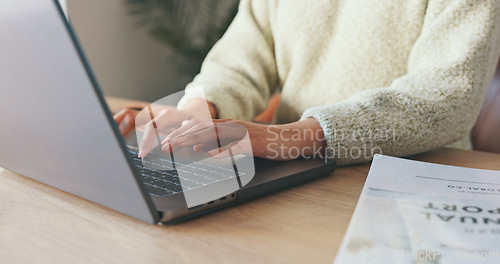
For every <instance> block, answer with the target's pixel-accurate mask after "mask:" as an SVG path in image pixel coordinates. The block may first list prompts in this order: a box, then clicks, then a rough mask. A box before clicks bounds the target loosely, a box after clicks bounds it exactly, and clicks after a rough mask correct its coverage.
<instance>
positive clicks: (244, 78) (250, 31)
mask: <svg viewBox="0 0 500 264" xmlns="http://www.w3.org/2000/svg"><path fill="white" fill-rule="evenodd" d="M499 10H500V0H477V1H474V0H448V1H446V0H404V1H403V0H401V1H400V0H242V1H241V4H240V9H239V12H238V15H237V16H236V18H235V20H234V22H233V23H232V25H231V26H230V28H229V29H228V31H227V33H226V34H225V35H224V37H223V38H222V39H221V40H220V41H219V42H218V43H217V44H216V45H215V47H214V48H213V50H212V51H211V52H210V54H209V55H208V57H207V58H206V60H205V62H204V64H203V67H202V71H201V73H200V74H199V75H198V76H197V77H196V78H195V80H194V81H193V82H192V83H191V84H190V85H188V87H187V88H186V96H185V97H184V98H183V99H182V100H181V103H180V104H181V105H182V104H183V103H185V102H186V101H188V100H190V99H193V98H200V97H202V96H203V95H202V92H201V90H202V89H203V90H204V91H205V94H206V98H207V99H208V101H210V102H212V103H214V104H215V106H216V108H217V110H218V114H219V117H220V118H233V119H239V120H251V119H253V118H254V117H255V116H256V115H257V114H258V113H260V112H261V111H262V110H263V109H265V107H266V104H267V101H268V99H269V97H270V95H271V94H272V93H273V92H274V91H275V90H277V89H278V88H279V87H281V90H282V95H281V96H282V97H281V98H282V99H281V103H280V105H279V108H278V110H277V113H276V116H275V121H276V122H277V123H287V122H293V121H297V120H299V119H300V118H308V117H314V118H316V119H317V120H318V121H319V123H320V124H321V127H322V128H323V131H324V133H325V135H326V141H327V145H328V151H329V152H328V154H329V156H333V157H335V158H336V159H337V161H338V163H339V164H350V163H357V162H365V161H368V160H370V159H371V157H372V154H373V152H374V150H375V152H382V153H384V154H387V155H395V156H405V155H410V154H415V153H419V152H423V151H427V150H431V149H434V148H437V147H440V146H444V145H447V144H450V143H453V142H457V141H458V142H459V143H461V145H462V147H467V145H468V146H469V147H470V140H469V139H468V135H469V132H470V130H471V128H472V126H473V125H474V123H475V120H476V117H477V115H478V113H479V110H480V107H481V103H482V101H483V99H484V96H485V94H486V90H487V87H488V84H489V82H490V80H491V77H492V75H493V72H494V68H495V63H496V61H497V59H498V56H499V55H500V41H499V40H500V39H499V36H500V13H499ZM461 139H462V140H461Z"/></svg>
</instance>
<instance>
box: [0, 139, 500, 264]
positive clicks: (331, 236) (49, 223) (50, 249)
mask: <svg viewBox="0 0 500 264" xmlns="http://www.w3.org/2000/svg"><path fill="white" fill-rule="evenodd" d="M414 158H415V159H417V160H423V161H431V162H436V163H442V164H449V165H460V166H465V167H475V168H484V169H500V155H497V154H488V153H483V152H473V151H463V150H453V149H446V148H443V149H439V150H436V151H432V152H429V153H426V154H423V155H418V156H415V157H414ZM368 169H369V165H368V164H366V165H358V166H349V167H343V168H339V169H337V170H336V171H335V172H334V173H333V174H332V175H331V176H330V177H327V178H324V179H320V180H317V181H314V182H311V183H308V184H305V185H302V186H298V187H295V188H293V189H289V190H286V191H283V192H280V193H277V194H274V195H271V196H267V197H264V198H262V199H259V200H255V201H252V202H249V203H245V204H241V205H238V206H235V207H232V208H228V209H226V210H222V211H219V212H216V213H213V214H210V215H206V216H204V217H201V218H197V219H194V220H191V221H188V222H184V223H180V224H175V225H170V226H155V225H148V224H145V223H142V222H140V221H137V220H135V219H132V218H130V217H127V216H125V215H122V214H120V213H117V212H114V211H112V210H110V209H108V208H105V207H102V206H100V205H97V204H94V203H91V202H88V201H86V200H83V199H81V198H78V197H76V196H73V195H71V194H68V193H65V192H62V191H59V190H57V189H54V188H52V187H49V186H46V185H43V184H40V183H38V182H36V181H33V180H31V179H28V178H26V177H23V176H20V175H18V174H15V173H13V172H10V171H7V170H4V169H1V168H0V263H6V264H7V263H9V264H10V263H232V264H233V263H332V261H333V259H334V257H335V254H336V252H337V249H338V247H339V245H340V243H341V241H342V238H343V235H344V232H345V230H346V228H347V225H348V223H349V220H350V218H351V215H352V213H353V210H354V207H355V205H356V202H357V199H358V197H359V194H360V192H361V189H362V188H363V183H364V181H365V179H366V175H367V173H368Z"/></svg>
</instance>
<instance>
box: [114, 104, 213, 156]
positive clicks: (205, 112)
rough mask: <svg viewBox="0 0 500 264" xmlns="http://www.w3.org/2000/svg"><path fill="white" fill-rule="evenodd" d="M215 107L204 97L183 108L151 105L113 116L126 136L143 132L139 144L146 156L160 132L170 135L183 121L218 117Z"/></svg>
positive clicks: (126, 110) (140, 151)
mask: <svg viewBox="0 0 500 264" xmlns="http://www.w3.org/2000/svg"><path fill="white" fill-rule="evenodd" d="M216 116H217V113H216V110H215V107H214V106H213V105H212V104H211V103H210V102H207V101H205V100H202V99H195V100H191V101H189V102H187V103H186V104H185V105H184V107H183V108H182V109H177V108H176V107H173V106H163V105H154V104H153V105H149V106H147V107H145V108H144V109H143V110H141V111H139V110H137V109H124V110H122V111H120V112H119V113H117V114H116V115H115V116H114V117H113V118H114V120H115V122H116V123H117V124H118V126H119V127H120V132H121V134H122V135H123V136H124V137H126V136H128V134H130V132H132V131H133V130H134V129H136V128H137V129H138V130H140V131H142V132H143V137H142V140H141V142H140V144H139V155H138V156H139V157H146V156H147V155H148V153H149V152H150V151H151V149H152V146H153V144H154V143H155V140H156V139H157V136H158V134H165V135H168V134H169V133H171V132H172V131H174V130H175V129H177V128H179V127H180V125H181V123H182V122H183V121H186V120H190V119H193V118H216Z"/></svg>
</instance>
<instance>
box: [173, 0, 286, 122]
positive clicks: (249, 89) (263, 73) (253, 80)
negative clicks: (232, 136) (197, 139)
mask: <svg viewBox="0 0 500 264" xmlns="http://www.w3.org/2000/svg"><path fill="white" fill-rule="evenodd" d="M274 2H275V1H269V0H242V1H241V2H240V5H239V10H238V14H237V15H236V17H235V18H234V20H233V22H232V23H231V25H230V27H229V28H228V30H227V31H226V33H225V34H224V36H223V37H222V38H221V39H220V40H219V41H218V42H217V44H216V45H215V46H214V47H213V48H212V50H211V51H210V52H209V54H208V56H207V58H206V59H205V61H204V62H203V65H202V69H201V72H200V74H198V76H196V78H195V79H194V80H193V82H192V83H190V84H189V85H188V86H187V87H186V95H185V96H184V97H183V98H182V99H181V101H180V102H179V106H182V105H183V104H184V103H186V102H187V101H189V100H191V99H195V98H203V99H206V100H208V101H209V102H211V103H213V104H214V105H215V107H216V109H217V113H218V115H219V118H232V119H238V120H252V119H253V118H254V117H255V116H256V115H257V114H259V113H260V112H262V111H263V110H264V109H265V108H266V106H267V102H268V100H269V98H270V95H271V93H272V92H273V90H274V89H276V88H277V86H278V85H277V82H278V77H277V75H278V74H277V69H276V61H275V56H274V42H273V37H272V32H271V25H270V15H269V12H270V9H271V8H272V5H274Z"/></svg>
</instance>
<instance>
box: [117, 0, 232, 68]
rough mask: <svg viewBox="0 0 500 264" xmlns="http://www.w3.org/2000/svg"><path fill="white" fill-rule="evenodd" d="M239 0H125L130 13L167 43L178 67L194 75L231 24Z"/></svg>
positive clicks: (152, 33)
mask: <svg viewBox="0 0 500 264" xmlns="http://www.w3.org/2000/svg"><path fill="white" fill-rule="evenodd" d="M238 2H239V0H126V3H127V5H128V8H129V13H130V15H133V16H137V17H138V19H139V22H138V24H139V26H142V27H147V28H148V31H149V34H150V35H151V36H152V37H153V39H155V40H156V41H158V42H160V43H162V44H164V45H166V46H168V47H169V48H170V49H171V50H172V51H173V53H172V56H173V58H171V59H173V61H174V62H175V65H176V66H177V67H178V70H179V71H181V72H182V73H184V74H187V75H189V76H192V77H194V76H195V75H196V74H198V73H199V71H200V68H201V64H202V62H203V60H204V59H205V57H206V55H207V53H208V52H209V51H210V49H211V48H212V46H213V45H214V44H215V43H216V42H217V40H219V39H220V37H222V35H223V34H224V32H225V31H226V30H227V28H228V27H229V25H230V24H231V22H232V20H233V18H234V16H235V15H236V12H237V10H238Z"/></svg>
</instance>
